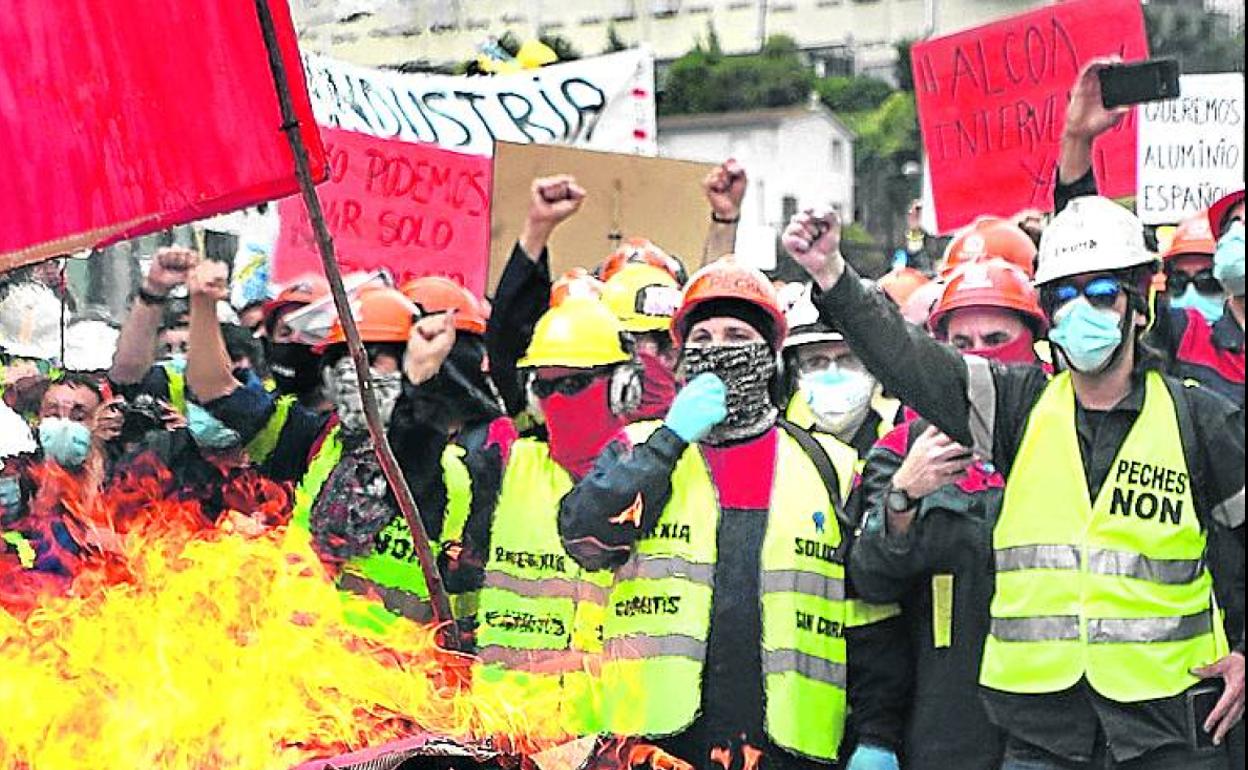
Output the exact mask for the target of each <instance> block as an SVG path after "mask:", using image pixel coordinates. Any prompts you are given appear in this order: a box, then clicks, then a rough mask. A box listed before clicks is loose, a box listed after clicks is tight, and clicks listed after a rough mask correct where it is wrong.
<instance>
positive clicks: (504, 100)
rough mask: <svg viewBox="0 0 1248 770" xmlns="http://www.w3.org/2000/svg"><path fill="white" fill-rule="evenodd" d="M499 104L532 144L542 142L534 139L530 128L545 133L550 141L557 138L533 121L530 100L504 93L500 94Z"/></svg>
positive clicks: (550, 131)
mask: <svg viewBox="0 0 1248 770" xmlns="http://www.w3.org/2000/svg"><path fill="white" fill-rule="evenodd" d="M498 103H499V105H500V106H501V107H502V108H503V112H506V113H507V117H509V118H511V122H512V125H514V126H515V127H516V130H517V131H519V132H520V133H522V134H524V138H525V139H528V140H529V142H530V143H535V142H538V141H540V139H539V138H538V137H534V136H533V134H531V133H529V127H530V126H532V127H533V128H536V129H541V130H542V131H545V132H546V134H547V138H548V139H551V140H553V139H554V138H555V132H554V131H552V130H550V129H549V128H547V127H546V126H543V125H542V124H540V123H535V122H534V121H533V120H532V117H533V104H532V102H530V101H529V100H528V98H526V97H524V96H521V95H520V94H516V93H512V92H510V91H502V92H500V93H499V94H498ZM513 106H516V107H517V109H515V110H513V109H512V107H513Z"/></svg>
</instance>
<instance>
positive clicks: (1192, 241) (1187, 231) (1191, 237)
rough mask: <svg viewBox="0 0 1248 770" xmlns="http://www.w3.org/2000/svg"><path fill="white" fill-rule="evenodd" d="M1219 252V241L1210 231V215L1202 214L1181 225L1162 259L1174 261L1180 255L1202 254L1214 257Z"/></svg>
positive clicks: (1176, 229)
mask: <svg viewBox="0 0 1248 770" xmlns="http://www.w3.org/2000/svg"><path fill="white" fill-rule="evenodd" d="M1217 250H1218V242H1217V239H1215V238H1214V237H1213V231H1212V230H1210V229H1209V215H1208V214H1206V213H1205V212H1201V213H1199V214H1197V215H1195V216H1193V217H1189V218H1187V219H1185V220H1183V221H1182V222H1181V223H1179V226H1178V227H1177V228H1175V230H1174V237H1173V238H1171V239H1170V246H1169V247H1168V248H1167V249H1166V253H1165V254H1163V255H1162V259H1173V258H1174V257H1177V256H1179V255H1180V254H1200V255H1204V256H1207V257H1212V256H1213V252H1215V251H1217Z"/></svg>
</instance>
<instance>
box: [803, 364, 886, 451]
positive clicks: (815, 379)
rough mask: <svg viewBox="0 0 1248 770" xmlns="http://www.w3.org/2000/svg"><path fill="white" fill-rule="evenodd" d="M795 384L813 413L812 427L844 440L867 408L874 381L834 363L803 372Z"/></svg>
mask: <svg viewBox="0 0 1248 770" xmlns="http://www.w3.org/2000/svg"><path fill="white" fill-rule="evenodd" d="M798 387H799V388H800V389H801V391H802V395H804V396H805V397H806V404H807V406H809V407H810V411H811V412H812V413H814V415H815V427H817V428H819V429H820V430H822V431H824V432H827V433H831V434H833V435H835V436H836V437H837V438H840V439H842V440H847V439H849V438H852V437H853V434H854V432H855V431H857V430H858V427H859V426H860V425H862V421H863V419H864V418H865V417H866V415H867V412H868V411H870V408H871V395H872V394H873V393H874V392H875V380H874V379H872V378H871V376H870V375H868V374H866V373H864V372H859V371H855V370H852V369H842V368H840V367H838V366H835V365H834V366H831V367H829V368H827V369H821V370H819V371H817V372H810V373H809V374H803V375H802V376H801V378H800V379H799V380H798ZM845 434H848V435H845Z"/></svg>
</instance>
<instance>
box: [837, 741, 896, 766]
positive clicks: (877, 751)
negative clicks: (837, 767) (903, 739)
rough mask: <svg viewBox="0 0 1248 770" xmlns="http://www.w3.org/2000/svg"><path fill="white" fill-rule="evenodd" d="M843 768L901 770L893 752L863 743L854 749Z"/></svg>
mask: <svg viewBox="0 0 1248 770" xmlns="http://www.w3.org/2000/svg"><path fill="white" fill-rule="evenodd" d="M845 770H901V765H900V764H899V763H898V761H897V755H896V754H895V753H894V752H892V751H890V750H888V749H885V748H882V747H880V746H872V745H870V744H866V743H864V744H860V745H859V746H858V748H857V749H855V750H854V754H853V756H851V757H850V758H849V764H848V765H846V766H845Z"/></svg>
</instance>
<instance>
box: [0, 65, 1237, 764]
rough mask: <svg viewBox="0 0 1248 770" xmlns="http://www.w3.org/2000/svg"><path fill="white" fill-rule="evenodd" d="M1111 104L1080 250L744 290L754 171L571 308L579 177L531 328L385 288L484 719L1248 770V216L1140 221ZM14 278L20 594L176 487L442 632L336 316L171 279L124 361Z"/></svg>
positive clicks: (757, 282) (534, 258)
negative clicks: (503, 699) (740, 234)
mask: <svg viewBox="0 0 1248 770" xmlns="http://www.w3.org/2000/svg"><path fill="white" fill-rule="evenodd" d="M1099 66H1102V65H1101V63H1097V64H1094V65H1092V66H1090V67H1089V68H1087V69H1086V70H1085V71H1084V73H1082V74H1081V76H1080V78H1079V79H1078V81H1077V82H1076V83H1075V84H1074V89H1073V94H1072V99H1071V106H1070V109H1069V112H1068V116H1067V121H1066V126H1065V131H1064V134H1063V140H1062V148H1061V158H1060V163H1059V168H1058V173H1057V180H1056V186H1055V189H1056V194H1055V201H1054V208H1055V210H1056V211H1055V213H1054V214H1053V215H1052V216H1051V218H1050V217H1047V216H1043V215H1040V214H1038V213H1037V212H1034V211H1029V212H1021V213H1020V214H1019V215H1018V216H1017V217H1014V218H1011V219H1001V218H995V217H982V218H980V219H979V220H977V221H976V222H975V223H973V224H972V225H970V226H968V227H966V228H964V229H963V230H961V231H959V232H958V233H956V234H955V235H954V236H953V237H952V239H950V240H949V241H948V242H947V243H946V244H943V246H942V245H941V244H939V242H937V241H936V240H935V239H933V238H931V237H930V236H927V235H926V234H924V233H923V232H922V230H921V229H920V228H919V227H918V219H917V214H918V212H917V211H912V215H913V216H912V220H913V221H912V222H911V229H910V232H909V234H908V240H907V246H906V248H905V249H902V250H899V254H898V260H899V261H898V264H896V265H895V267H894V269H893V270H892V271H891V272H890V273H888V274H887V275H885V276H884V277H882V278H881V279H879V280H878V281H870V280H865V279H862V278H860V277H859V275H858V274H857V273H856V272H855V270H854V269H853V267H851V266H849V265H847V264H846V263H845V260H844V259H842V258H841V256H840V253H839V248H838V246H839V239H840V233H841V225H840V221H839V219H838V217H837V215H836V214H835V213H834V212H832V211H830V210H827V211H821V210H807V211H802V212H799V213H797V214H796V215H795V216H794V217H793V218H792V220H791V221H790V222H789V223H787V228H786V229H785V231H784V235H783V246H784V248H785V249H786V250H787V251H788V253H789V254H790V255H791V256H792V258H793V259H794V260H795V261H796V262H797V263H798V264H800V265H801V266H802V267H803V268H804V269H805V270H806V271H807V272H808V273H809V278H810V280H809V281H806V282H796V283H788V284H783V285H776V284H775V283H773V282H772V281H771V280H769V279H768V277H767V276H766V275H764V274H763V273H761V272H760V271H758V270H756V269H754V268H753V267H750V266H749V265H748V264H747V262H746V261H745V260H744V259H738V258H737V257H736V256H734V255H733V254H731V253H730V252H731V251H732V248H733V243H734V241H735V236H736V223H737V221H738V219H739V216H740V205H741V200H742V197H743V195H744V193H745V190H746V187H747V184H748V177H747V174H746V170H745V169H744V168H742V167H741V166H740V165H738V164H736V163H735V162H733V161H728V162H726V163H724V164H723V165H721V166H719V167H718V168H716V169H715V170H714V171H713V172H712V173H711V174H710V175H709V176H708V177H707V178H706V180H705V181H704V184H703V188H704V193H705V195H706V199H707V202H708V207H709V212H708V214H709V216H708V232H707V238H706V245H705V250H704V253H703V254H702V255H698V256H697V257H694V258H693V259H686V260H685V261H681V260H680V259H677V258H676V257H674V256H672V255H670V254H668V253H666V252H665V251H664V250H663V249H662V248H661V245H660V244H655V243H652V242H650V241H649V240H646V239H644V238H633V239H629V240H626V241H624V242H623V243H621V244H620V246H619V248H618V249H616V250H615V251H613V252H612V253H611V254H609V255H606V256H605V258H604V259H601V260H599V258H598V257H599V255H588V256H587V257H586V260H585V265H584V268H583V269H577V270H572V271H569V272H568V273H565V274H563V275H552V274H551V270H550V255H549V253H548V248H547V246H548V243H549V241H550V239H551V236H552V234H553V233H554V232H555V231H556V229H557V228H559V227H560V225H561V223H563V222H565V221H567V220H568V219H569V218H572V217H575V216H576V215H577V212H578V210H579V209H580V207H581V205H582V203H583V201H584V199H585V198H586V196H587V194H589V193H587V191H586V190H584V189H582V188H581V187H580V186H579V185H578V184H577V181H576V180H575V179H574V178H572V177H568V176H553V177H544V178H540V179H536V180H534V181H533V184H532V188H531V190H530V200H529V208H528V214H527V218H526V220H525V222H524V223H523V228H522V231H521V235H520V237H519V239H518V241H517V243H516V244H515V246H514V249H513V250H512V253H511V256H510V259H509V261H508V262H507V265H506V268H505V270H504V272H503V274H502V276H501V278H500V280H499V282H498V285H497V286H496V287H494V289H493V291H492V293H491V295H490V299H489V301H486V300H483V299H481V298H478V297H476V296H474V295H473V294H472V293H470V292H469V291H467V290H466V289H464V288H463V287H461V286H459V285H458V284H456V283H454V282H453V281H451V280H449V279H446V278H441V277H425V278H417V279H414V280H411V281H408V282H406V283H402V284H399V285H395V283H394V282H392V281H390V280H389V279H388V276H386V275H372V276H364V277H361V278H360V280H353V281H349V283H350V284H351V285H350V286H349V288H350V293H351V299H352V313H353V316H354V318H355V321H356V325H357V327H358V330H359V335H360V337H361V339H362V341H363V343H364V347H365V350H366V354H367V360H368V369H369V371H368V372H367V378H368V379H369V381H370V384H369V388H368V389H369V390H370V391H371V394H372V398H373V399H375V401H376V404H377V407H378V412H379V414H380V417H381V421H382V423H383V425H384V429H385V432H386V434H387V437H388V440H389V443H390V445H391V446H392V448H393V450H394V452H395V456H396V457H397V459H398V462H399V466H400V469H401V472H402V474H403V476H404V478H405V480H406V482H407V484H408V485H409V486H410V488H411V491H412V493H413V495H414V498H415V501H416V503H417V507H418V509H419V515H420V519H421V523H422V524H423V527H424V529H425V531H426V532H427V533H428V535H429V538H430V540H431V542H432V546H433V551H434V554H435V555H436V558H437V563H438V569H439V571H440V573H441V576H442V578H443V581H444V583H445V586H446V589H447V590H448V592H449V593H450V595H451V599H452V605H453V609H454V614H455V616H456V618H457V622H458V631H459V634H460V636H461V637H462V639H463V641H464V642H465V643H466V644H468V645H470V646H471V649H472V650H473V652H474V653H475V654H476V656H477V658H476V660H477V663H476V665H475V672H474V686H480V687H503V688H514V692H515V693H517V696H516V697H517V698H524V697H533V698H534V701H535V702H538V696H539V695H543V694H545V695H549V694H553V695H554V696H555V697H556V698H557V700H556V701H554V702H557V703H558V704H559V708H560V710H561V714H560V718H561V719H562V720H563V722H564V724H565V725H566V728H567V730H568V731H569V732H571V733H574V734H578V735H593V734H611V735H618V736H627V737H632V738H638V739H644V740H646V741H649V742H651V743H653V744H654V745H655V747H656V749H655V754H652V755H650V756H652V757H654V756H664V757H667V759H666V760H664V761H666V762H668V764H666V765H664V764H662V763H661V762H655V765H656V766H670V767H679V766H682V765H679V764H672V763H675V762H677V761H678V760H683V761H686V762H688V763H690V764H691V765H693V766H694V767H720V768H723V770H739V769H742V768H744V769H746V770H752V769H753V768H781V767H785V768H788V767H793V768H797V767H810V768H814V767H829V766H839V767H845V768H848V769H849V770H877V769H878V770H888V769H892V768H908V769H911V768H912V769H914V770H921V769H928V768H931V769H936V768H972V769H974V768H997V767H1002V768H1007V769H1008V770H1030V769H1044V770H1048V769H1050V768H1053V769H1057V768H1062V769H1065V768H1098V769H1099V768H1111V767H1112V768H1123V769H1124V770H1125V769H1126V768H1132V769H1135V770H1152V769H1154V768H1219V769H1220V768H1225V767H1230V766H1242V763H1243V759H1242V756H1243V754H1242V750H1243V749H1242V745H1243V744H1242V731H1243V728H1242V715H1243V710H1244V655H1243V649H1244V647H1243V645H1244V419H1243V402H1244V193H1243V191H1242V190H1241V191H1239V192H1236V193H1233V194H1230V195H1228V196H1226V197H1225V198H1223V199H1221V200H1219V201H1218V202H1217V203H1215V204H1214V205H1213V206H1212V207H1211V208H1210V209H1209V210H1207V211H1203V212H1200V213H1199V214H1197V215H1194V216H1192V217H1191V218H1190V219H1188V220H1186V221H1184V222H1182V223H1179V226H1178V228H1177V230H1176V231H1175V232H1174V234H1173V236H1172V237H1169V238H1166V239H1162V241H1163V242H1161V243H1160V244H1159V243H1157V241H1158V239H1157V238H1155V237H1154V234H1153V233H1151V232H1149V233H1146V230H1145V228H1144V227H1143V225H1142V224H1141V223H1140V221H1139V220H1138V219H1137V218H1136V217H1135V215H1134V214H1133V213H1132V212H1131V211H1130V210H1129V209H1128V208H1126V207H1124V206H1122V205H1120V204H1119V203H1117V202H1114V201H1111V200H1108V199H1105V198H1102V197H1099V196H1098V195H1097V190H1096V182H1095V179H1094V177H1093V173H1092V163H1091V158H1092V152H1093V148H1094V146H1095V143H1096V140H1097V137H1098V136H1100V135H1101V134H1103V133H1105V132H1106V131H1108V130H1109V129H1110V128H1112V127H1113V126H1114V125H1116V123H1117V121H1119V120H1121V119H1122V116H1123V112H1122V110H1121V109H1119V110H1107V109H1105V108H1104V107H1102V106H1101V100H1100V93H1099V85H1098V80H1097V78H1096V76H1095V73H1096V69H1097V67H1099ZM1146 235H1147V237H1146ZM902 252H904V253H902ZM4 278H5V282H4V286H3V287H2V288H0V348H2V354H3V360H2V361H0V365H2V368H0V387H3V405H0V423H2V424H0V457H2V458H3V459H2V463H3V466H2V469H0V530H2V531H3V537H4V543H5V553H4V554H3V556H2V557H0V558H3V559H4V560H6V561H7V562H10V563H15V564H20V565H21V567H22V568H24V569H28V570H36V571H41V572H45V573H49V574H52V575H59V576H63V577H67V578H68V577H72V575H73V574H74V572H75V570H76V569H77V568H78V565H79V564H80V563H82V562H83V561H86V560H91V559H93V558H97V557H98V556H99V555H100V554H102V553H106V552H107V551H108V549H109V548H110V547H111V545H110V543H111V542H112V540H111V539H110V538H111V537H115V533H110V532H108V531H102V527H101V524H100V521H99V520H98V518H92V517H84V515H83V513H82V512H83V510H85V509H86V508H88V507H89V506H90V505H91V504H92V501H93V500H99V499H106V500H107V499H110V496H121V492H124V490H125V489H126V488H127V485H134V484H136V483H142V484H147V485H149V487H150V485H151V484H153V483H155V484H157V485H158V487H159V494H160V495H161V496H164V497H166V498H168V499H178V500H183V501H187V502H190V503H194V504H195V505H196V506H198V510H199V511H200V513H201V514H202V526H203V527H205V528H207V527H212V526H216V525H219V524H220V523H221V522H222V521H223V520H227V519H228V520H230V521H233V522H236V523H237V522H238V521H241V520H250V522H251V523H252V524H253V525H255V526H257V527H261V528H265V527H288V528H290V529H291V530H297V531H300V532H305V533H306V534H307V536H308V538H309V540H310V542H311V544H312V545H313V547H314V548H315V549H316V552H317V553H318V555H319V556H320V557H321V559H322V561H323V562H324V564H325V566H326V569H327V571H328V573H329V574H330V575H331V576H332V578H333V579H334V580H335V581H336V582H337V585H338V586H339V588H340V589H341V590H342V591H343V592H346V593H351V594H358V595H361V596H365V597H370V598H372V599H374V600H375V601H374V602H373V603H371V604H358V605H352V607H354V609H352V610H351V611H350V614H349V615H348V617H347V621H348V622H350V623H352V624H354V625H356V626H358V627H359V628H361V629H367V630H368V631H369V632H376V633H382V634H384V633H385V632H386V629H387V628H388V627H390V626H391V625H392V624H395V623H409V622H419V623H427V622H429V621H430V620H431V619H432V618H433V614H432V612H431V607H430V602H429V590H428V588H427V586H426V580H425V577H424V575H423V573H422V571H421V567H420V564H419V560H418V558H417V550H418V546H419V542H418V538H417V537H416V536H414V534H413V532H412V531H411V529H410V528H409V526H408V523H407V520H406V519H405V518H404V516H403V515H402V513H401V512H400V510H399V508H398V506H397V505H396V502H395V498H394V496H393V495H392V493H391V491H390V489H389V486H388V484H387V482H386V479H385V475H384V473H383V470H382V466H381V465H380V463H379V460H378V458H377V454H376V452H375V451H374V446H373V443H372V439H371V438H370V433H369V430H368V428H369V426H368V416H367V413H366V410H365V408H364V403H363V399H362V394H361V386H360V379H359V377H358V375H357V372H356V368H355V361H354V360H353V358H352V356H351V355H350V354H349V350H348V346H347V337H346V332H345V331H344V329H343V328H342V325H341V323H340V322H339V321H338V320H337V319H336V316H335V314H334V312H333V305H332V303H331V301H330V299H329V286H328V284H327V283H326V282H325V280H324V279H323V278H321V277H319V276H308V277H306V278H303V279H301V280H297V281H295V282H292V283H290V284H287V285H284V286H281V287H275V288H274V290H273V293H272V298H271V299H269V300H267V301H265V302H263V303H252V304H249V305H247V306H245V307H240V308H231V307H230V306H229V305H228V303H227V302H226V298H227V296H228V293H229V292H228V268H227V266H226V265H225V264H224V263H220V262H216V261H212V260H207V259H201V258H200V256H199V255H198V254H196V253H195V252H193V251H190V250H187V249H183V248H177V247H171V248H165V249H161V250H159V251H158V252H157V253H156V254H155V255H154V256H153V258H152V260H151V266H150V269H148V271H147V272H146V275H145V276H144V277H143V279H142V282H141V284H140V285H139V286H138V287H137V289H136V290H135V292H134V295H133V298H132V300H131V302H130V307H129V311H128V313H127V315H126V317H125V320H124V323H121V324H120V325H114V324H112V323H111V322H110V320H109V319H106V318H98V317H92V316H88V315H83V314H78V313H76V312H75V308H74V306H73V304H72V301H73V298H72V295H70V294H69V293H68V292H67V291H66V289H65V287H64V282H63V278H62V275H61V272H60V271H59V270H58V269H57V267H56V263H55V262H49V263H45V264H43V265H39V266H36V267H34V268H32V269H27V270H24V271H21V274H20V275H19V274H10V275H8V276H5V277H4ZM119 490H120V491H119ZM104 529H106V528H104ZM359 607H367V608H368V609H359ZM540 702H545V703H549V702H551V701H549V700H542V701H540ZM1228 746H1229V748H1228Z"/></svg>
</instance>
